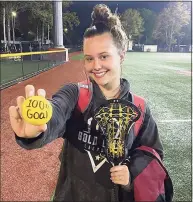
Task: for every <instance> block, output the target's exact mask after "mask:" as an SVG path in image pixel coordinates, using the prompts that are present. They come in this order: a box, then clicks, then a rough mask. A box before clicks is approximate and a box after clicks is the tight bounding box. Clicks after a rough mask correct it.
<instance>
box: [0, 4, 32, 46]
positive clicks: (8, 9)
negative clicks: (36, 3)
mask: <svg viewBox="0 0 193 202" xmlns="http://www.w3.org/2000/svg"><path fill="white" fill-rule="evenodd" d="M29 4H30V2H25V3H23V2H16V1H2V2H0V7H1V8H2V10H3V27H4V40H5V47H7V42H8V47H9V46H10V41H11V33H10V32H11V19H12V32H13V36H12V38H13V40H14V39H15V23H14V26H13V12H14V13H15V14H16V15H17V13H18V12H21V11H24V10H25V9H27V7H28V6H29ZM14 18H15V19H16V16H15V17H14ZM15 19H14V20H15ZM5 30H7V32H6V31H5Z"/></svg>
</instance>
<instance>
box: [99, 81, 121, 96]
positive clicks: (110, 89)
mask: <svg viewBox="0 0 193 202" xmlns="http://www.w3.org/2000/svg"><path fill="white" fill-rule="evenodd" d="M120 86H121V85H120V79H119V80H118V81H116V82H115V81H113V82H111V83H109V84H106V85H105V86H99V88H100V89H101V91H102V93H103V96H104V97H105V98H106V99H107V100H109V99H115V98H118V97H119V95H120V90H121V88H120Z"/></svg>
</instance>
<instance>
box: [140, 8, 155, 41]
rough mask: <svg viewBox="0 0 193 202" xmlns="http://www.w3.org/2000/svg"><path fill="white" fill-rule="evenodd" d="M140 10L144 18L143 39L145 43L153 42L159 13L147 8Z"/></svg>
mask: <svg viewBox="0 0 193 202" xmlns="http://www.w3.org/2000/svg"><path fill="white" fill-rule="evenodd" d="M139 12H140V15H141V17H142V18H143V20H144V31H143V37H142V41H143V42H144V43H145V44H152V43H153V42H154V40H153V38H152V34H153V30H154V26H155V21H156V17H157V15H156V13H155V12H153V11H151V10H149V9H146V8H142V9H139Z"/></svg>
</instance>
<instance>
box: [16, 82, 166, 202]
mask: <svg viewBox="0 0 193 202" xmlns="http://www.w3.org/2000/svg"><path fill="white" fill-rule="evenodd" d="M92 82H93V81H92ZM129 90H130V87H129V83H128V81H127V80H125V79H121V94H120V97H119V98H120V99H124V100H127V101H132V96H131V94H130V92H129ZM78 96H79V90H78V85H77V84H67V85H65V86H63V87H62V88H61V89H60V90H59V91H58V92H57V93H56V94H55V95H53V97H52V100H51V103H52V106H53V116H52V118H51V120H50V121H49V123H48V128H47V130H46V131H45V132H44V133H42V134H40V135H39V136H38V137H36V138H32V139H25V138H20V137H17V136H16V141H17V143H18V144H19V145H20V146H21V147H23V148H25V149H35V148H40V147H43V146H44V145H46V144H47V143H50V142H51V141H53V140H55V139H56V138H59V137H62V138H64V139H65V142H64V144H65V145H64V150H63V158H62V161H61V168H60V173H59V177H58V183H57V187H56V191H55V197H54V201H106V202H107V201H109V202H110V201H111V198H112V194H113V191H112V190H113V183H112V181H111V180H110V168H111V167H112V165H111V164H110V163H109V162H108V161H107V160H106V158H105V155H104V150H103V146H104V144H103V143H104V142H103V135H102V133H101V131H100V129H99V127H98V126H97V123H96V121H95V120H94V118H93V115H94V110H95V109H96V108H97V107H98V106H100V105H101V104H102V103H103V101H104V100H105V97H104V96H103V94H102V92H101V90H100V88H99V87H98V85H97V84H96V83H95V82H93V96H92V99H91V102H90V104H89V106H88V108H87V110H86V111H85V113H83V115H82V114H81V113H78V108H77V101H78ZM145 111H146V113H145V118H144V122H143V125H142V127H141V129H140V131H139V135H138V136H137V138H136V139H135V135H134V132H133V128H132V129H131V130H130V132H129V139H128V150H131V149H134V148H136V147H139V146H141V145H145V146H148V147H151V148H153V149H155V150H156V151H157V152H158V153H159V155H160V156H161V158H163V153H162V150H163V148H162V145H161V142H160V140H159V135H158V130H157V126H156V123H155V121H154V120H153V118H152V116H151V114H150V110H149V108H148V107H147V105H146V110H145ZM131 180H132V179H131ZM119 188H120V189H125V190H127V189H126V187H125V188H124V186H120V187H119ZM127 192H128V198H127V199H124V201H127V202H128V201H132V199H130V197H131V198H132V196H130V193H132V192H130V189H128V190H127Z"/></svg>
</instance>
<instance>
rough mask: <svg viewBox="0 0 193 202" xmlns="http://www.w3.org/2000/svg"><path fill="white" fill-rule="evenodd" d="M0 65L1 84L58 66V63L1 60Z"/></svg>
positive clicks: (49, 61)
mask: <svg viewBox="0 0 193 202" xmlns="http://www.w3.org/2000/svg"><path fill="white" fill-rule="evenodd" d="M0 64H1V84H4V83H7V82H9V81H12V80H15V79H18V78H21V77H22V76H26V75H29V74H32V73H35V72H37V71H41V70H44V69H48V68H49V67H52V66H55V65H56V64H59V61H51V60H43V61H40V60H36V61H35V60H34V61H30V60H28V61H13V60H3V61H1V62H0Z"/></svg>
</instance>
